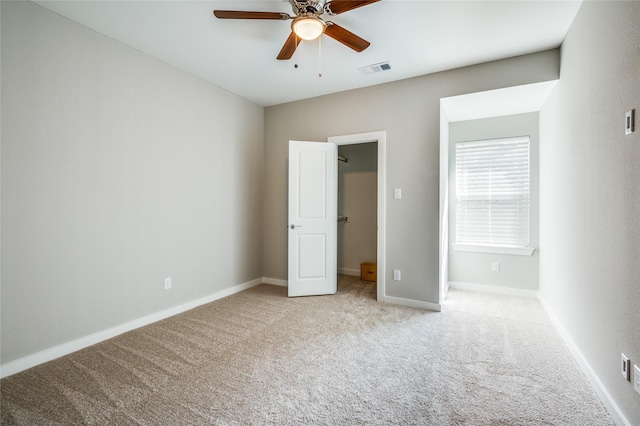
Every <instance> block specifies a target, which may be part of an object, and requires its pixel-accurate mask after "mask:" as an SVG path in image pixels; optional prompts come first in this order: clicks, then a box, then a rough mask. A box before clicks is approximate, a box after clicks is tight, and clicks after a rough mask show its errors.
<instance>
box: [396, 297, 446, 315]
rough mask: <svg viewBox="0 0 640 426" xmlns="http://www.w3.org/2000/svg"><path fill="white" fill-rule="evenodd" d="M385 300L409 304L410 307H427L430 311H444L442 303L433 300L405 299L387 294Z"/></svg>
mask: <svg viewBox="0 0 640 426" xmlns="http://www.w3.org/2000/svg"><path fill="white" fill-rule="evenodd" d="M384 302H385V303H389V304H391V305H400V306H408V307H410V308H420V309H426V310H428V311H436V312H440V311H442V305H440V304H439V303H433V302H423V301H421V300H413V299H403V298H401V297H391V296H385V297H384Z"/></svg>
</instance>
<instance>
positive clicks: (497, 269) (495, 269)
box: [491, 262, 500, 272]
mask: <svg viewBox="0 0 640 426" xmlns="http://www.w3.org/2000/svg"><path fill="white" fill-rule="evenodd" d="M491 272H500V262H491Z"/></svg>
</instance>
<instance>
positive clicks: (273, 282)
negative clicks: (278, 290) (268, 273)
mask: <svg viewBox="0 0 640 426" xmlns="http://www.w3.org/2000/svg"><path fill="white" fill-rule="evenodd" d="M262 282H263V283H265V284H271V285H279V286H281V287H289V282H288V281H287V280H281V279H278V278H269V277H262Z"/></svg>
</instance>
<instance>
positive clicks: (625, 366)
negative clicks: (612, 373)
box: [620, 354, 631, 381]
mask: <svg viewBox="0 0 640 426" xmlns="http://www.w3.org/2000/svg"><path fill="white" fill-rule="evenodd" d="M620 358H621V360H622V369H621V370H620V372H621V373H622V377H624V379H625V380H626V381H630V380H631V368H630V367H631V362H630V361H629V358H627V356H626V355H625V354H620Z"/></svg>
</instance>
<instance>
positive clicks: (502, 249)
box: [453, 244, 535, 256]
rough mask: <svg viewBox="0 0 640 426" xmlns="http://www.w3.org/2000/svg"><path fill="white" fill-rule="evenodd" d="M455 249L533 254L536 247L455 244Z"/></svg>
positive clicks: (523, 254) (522, 254)
mask: <svg viewBox="0 0 640 426" xmlns="http://www.w3.org/2000/svg"><path fill="white" fill-rule="evenodd" d="M453 249H454V250H455V251H470V252H475V253H495V254H511V255H515V256H531V255H532V254H533V252H534V250H535V248H534V247H497V246H474V245H470V244H454V245H453Z"/></svg>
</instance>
